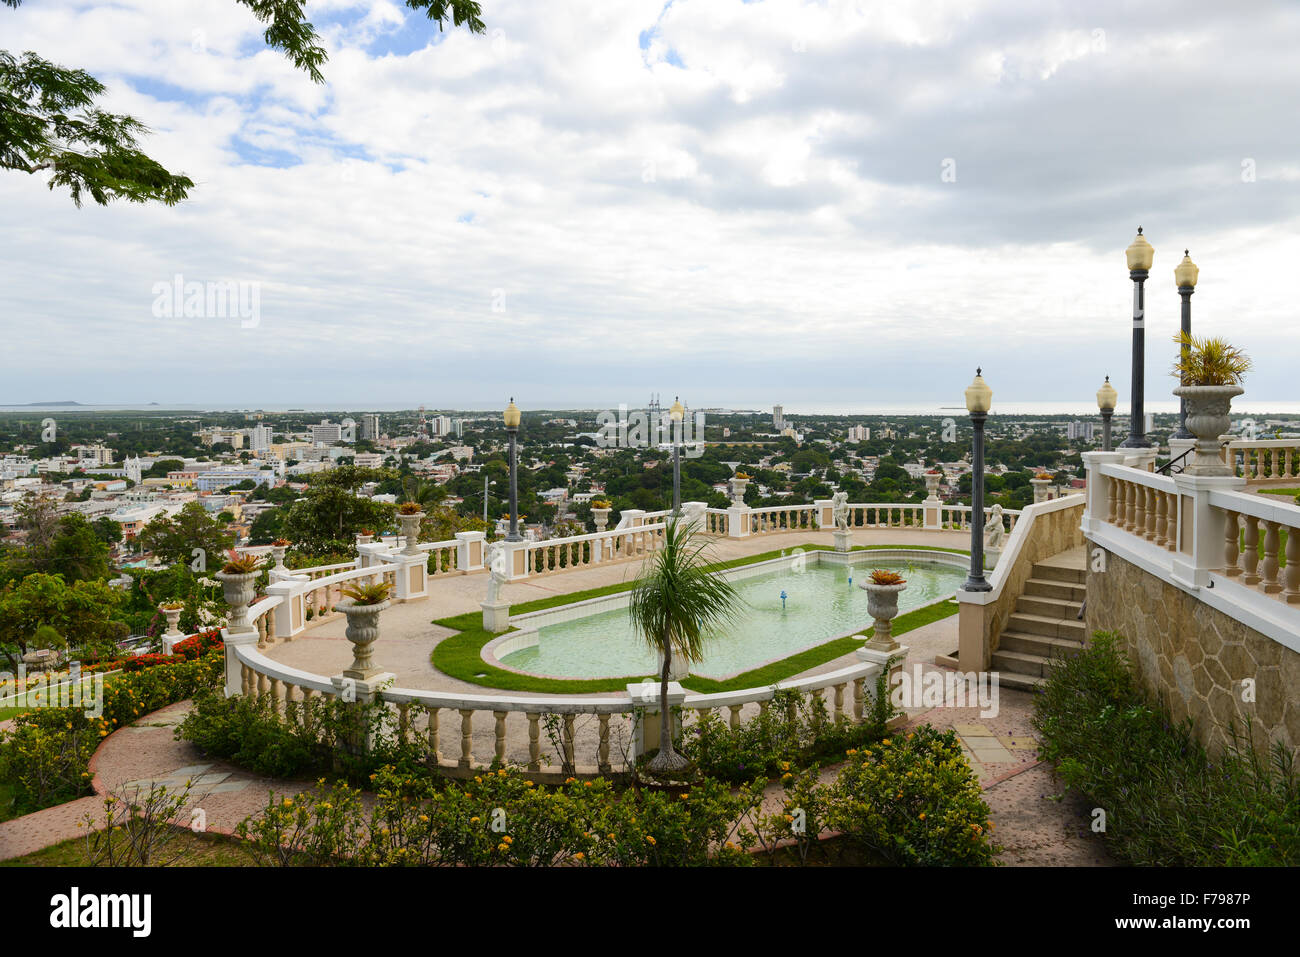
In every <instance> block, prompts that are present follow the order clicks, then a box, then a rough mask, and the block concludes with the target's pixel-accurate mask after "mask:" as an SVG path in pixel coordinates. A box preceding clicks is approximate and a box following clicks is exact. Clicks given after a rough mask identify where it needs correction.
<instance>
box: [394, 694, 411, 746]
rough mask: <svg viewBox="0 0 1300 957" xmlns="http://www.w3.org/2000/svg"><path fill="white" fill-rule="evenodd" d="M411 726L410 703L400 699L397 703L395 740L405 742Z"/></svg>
mask: <svg viewBox="0 0 1300 957" xmlns="http://www.w3.org/2000/svg"><path fill="white" fill-rule="evenodd" d="M410 727H411V703H410V702H409V701H401V702H399V703H398V705H397V740H398V741H400V742H401V743H402V744H406V742H407V740H408V737H409V736H408V733H407V732H408V731H409V730H410Z"/></svg>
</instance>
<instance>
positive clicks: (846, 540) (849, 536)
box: [835, 528, 853, 552]
mask: <svg viewBox="0 0 1300 957" xmlns="http://www.w3.org/2000/svg"><path fill="white" fill-rule="evenodd" d="M835 550H836V551H837V552H851V551H853V532H852V531H851V530H850V529H847V528H837V529H835Z"/></svg>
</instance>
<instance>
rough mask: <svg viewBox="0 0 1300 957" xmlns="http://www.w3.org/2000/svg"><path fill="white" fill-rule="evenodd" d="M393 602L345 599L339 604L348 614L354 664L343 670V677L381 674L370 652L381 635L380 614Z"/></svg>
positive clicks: (362, 679)
mask: <svg viewBox="0 0 1300 957" xmlns="http://www.w3.org/2000/svg"><path fill="white" fill-rule="evenodd" d="M391 604H392V602H391V601H387V600H385V601H381V602H378V603H376V604H373V605H358V604H356V603H355V602H352V601H345V602H344V603H343V604H341V605H339V606H338V607H339V610H340V611H342V612H343V614H345V615H347V616H348V628H347V637H348V641H350V642H352V664H351V665H349V666H348V667H347V668H345V669H344V670H343V677H345V678H355V679H357V680H358V681H364V680H366V679H367V678H370V677H373V676H374V675H377V674H379V672H380V669H379V668H377V667H375V665H374V662H372V661H371V660H370V652H371V650H372V649H373V647H374V643H375V639H376V638H378V637H379V614H380V612H382V611H383V610H384V609H385V608H387V607H388V606H389V605H391Z"/></svg>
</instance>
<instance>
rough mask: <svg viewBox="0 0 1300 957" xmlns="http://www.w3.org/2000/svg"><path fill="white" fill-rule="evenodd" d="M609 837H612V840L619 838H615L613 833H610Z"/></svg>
mask: <svg viewBox="0 0 1300 957" xmlns="http://www.w3.org/2000/svg"><path fill="white" fill-rule="evenodd" d="M609 839H610V840H611V841H614V840H617V838H615V837H614V835H613V834H610V835H609Z"/></svg>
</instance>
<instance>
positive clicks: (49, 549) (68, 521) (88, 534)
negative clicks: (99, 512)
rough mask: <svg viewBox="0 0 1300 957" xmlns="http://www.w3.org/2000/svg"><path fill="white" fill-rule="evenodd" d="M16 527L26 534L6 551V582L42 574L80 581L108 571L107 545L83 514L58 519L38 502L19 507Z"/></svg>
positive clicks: (100, 576) (55, 514) (50, 509)
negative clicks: (14, 546) (18, 542)
mask: <svg viewBox="0 0 1300 957" xmlns="http://www.w3.org/2000/svg"><path fill="white" fill-rule="evenodd" d="M110 521H111V520H110ZM113 524H114V525H116V524H117V523H116V522H114V523H113ZM18 527H19V528H20V529H22V530H23V531H24V532H25V533H26V535H25V539H24V542H23V544H22V545H20V546H18V547H16V548H11V549H10V550H9V553H8V562H7V568H6V571H5V579H6V580H10V581H17V580H19V579H21V578H24V577H26V576H27V575H31V574H44V575H62V576H63V578H64V580H65V581H69V582H72V581H84V580H92V579H98V578H107V577H108V576H109V574H110V573H111V571H112V569H111V567H110V565H109V560H108V556H109V549H108V545H107V544H106V543H105V542H104V540H103V539H102V537H101V536H100V534H99V533H98V532H97V530H96V529H95V527H93V526H92V525H90V523H88V522H87V521H86V519H85V516H83V515H80V514H77V513H72V514H70V515H62V516H60V515H58V514H57V513H56V511H55V507H54V506H53V505H52V504H50V503H48V502H44V501H42V502H37V503H33V504H30V505H24V506H20V507H19V509H18ZM119 534H120V530H119Z"/></svg>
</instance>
